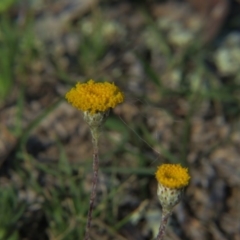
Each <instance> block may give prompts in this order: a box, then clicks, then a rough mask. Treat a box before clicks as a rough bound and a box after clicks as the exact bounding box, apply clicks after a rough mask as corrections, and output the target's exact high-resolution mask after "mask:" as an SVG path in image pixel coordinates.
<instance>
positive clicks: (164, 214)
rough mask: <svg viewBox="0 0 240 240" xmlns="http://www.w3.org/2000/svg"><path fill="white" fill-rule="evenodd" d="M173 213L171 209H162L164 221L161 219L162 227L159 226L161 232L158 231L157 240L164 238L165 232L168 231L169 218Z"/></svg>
mask: <svg viewBox="0 0 240 240" xmlns="http://www.w3.org/2000/svg"><path fill="white" fill-rule="evenodd" d="M171 213H172V212H171V211H170V212H169V211H165V210H164V209H163V211H162V221H161V224H160V227H159V232H158V235H157V238H156V240H163V238H164V235H165V232H166V226H167V223H168V218H169V217H170V215H171Z"/></svg>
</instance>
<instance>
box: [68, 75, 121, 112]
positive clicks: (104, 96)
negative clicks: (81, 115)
mask: <svg viewBox="0 0 240 240" xmlns="http://www.w3.org/2000/svg"><path fill="white" fill-rule="evenodd" d="M66 99H67V100H68V102H69V103H71V104H72V105H73V106H74V107H76V108H77V109H79V110H81V111H83V112H89V113H90V114H92V115H93V114H95V113H98V112H106V111H108V110H109V109H110V108H114V107H116V105H117V104H119V103H122V102H123V100H124V94H123V92H121V91H120V89H119V88H118V87H117V86H116V85H115V84H114V83H109V82H99V83H95V82H94V81H93V80H89V81H88V82H87V83H77V84H76V86H75V87H74V88H72V89H71V90H70V91H69V92H67V94H66Z"/></svg>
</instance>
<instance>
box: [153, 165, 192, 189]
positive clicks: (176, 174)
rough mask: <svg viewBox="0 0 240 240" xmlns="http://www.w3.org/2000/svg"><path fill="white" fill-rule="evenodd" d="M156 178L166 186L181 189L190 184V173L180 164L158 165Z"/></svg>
mask: <svg viewBox="0 0 240 240" xmlns="http://www.w3.org/2000/svg"><path fill="white" fill-rule="evenodd" d="M156 178H157V181H158V182H159V183H161V184H162V185H163V186H165V187H168V188H175V189H180V188H184V187H186V186H187V185H188V184H189V180H190V175H189V173H188V169H187V168H183V167H181V165H180V164H163V165H161V166H159V167H158V169H157V172H156Z"/></svg>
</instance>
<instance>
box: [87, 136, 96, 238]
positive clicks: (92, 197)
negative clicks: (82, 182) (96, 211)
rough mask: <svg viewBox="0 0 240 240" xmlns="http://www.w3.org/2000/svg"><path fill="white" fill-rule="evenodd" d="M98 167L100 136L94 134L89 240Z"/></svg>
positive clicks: (88, 226)
mask: <svg viewBox="0 0 240 240" xmlns="http://www.w3.org/2000/svg"><path fill="white" fill-rule="evenodd" d="M98 168H99V153H98V137H97V138H95V137H94V136H93V179H92V190H91V196H90V202H89V210H88V216H87V225H86V232H85V237H84V240H89V237H90V236H89V235H90V229H91V222H92V211H93V207H94V201H95V198H96V192H97V183H98Z"/></svg>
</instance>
